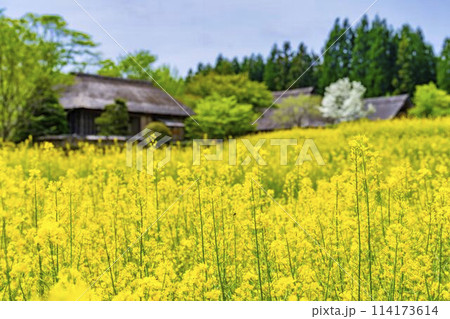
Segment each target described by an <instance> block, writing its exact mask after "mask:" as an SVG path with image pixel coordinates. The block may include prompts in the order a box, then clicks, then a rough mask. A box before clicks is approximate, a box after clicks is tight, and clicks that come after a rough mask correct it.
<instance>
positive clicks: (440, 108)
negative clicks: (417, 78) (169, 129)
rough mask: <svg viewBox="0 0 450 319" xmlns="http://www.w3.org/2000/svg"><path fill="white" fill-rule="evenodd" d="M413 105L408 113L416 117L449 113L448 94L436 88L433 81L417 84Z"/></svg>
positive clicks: (449, 101)
mask: <svg viewBox="0 0 450 319" xmlns="http://www.w3.org/2000/svg"><path fill="white" fill-rule="evenodd" d="M414 105H415V106H414V107H413V108H412V109H411V110H410V111H409V114H411V115H413V116H417V117H438V116H447V115H450V94H447V92H446V91H444V90H441V89H438V88H437V87H436V85H435V84H434V83H429V84H425V85H418V86H417V87H416V92H415V94H414Z"/></svg>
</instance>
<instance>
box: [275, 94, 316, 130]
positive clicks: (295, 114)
mask: <svg viewBox="0 0 450 319" xmlns="http://www.w3.org/2000/svg"><path fill="white" fill-rule="evenodd" d="M321 102H322V98H321V97H320V96H308V95H299V96H295V97H294V96H290V97H287V98H285V99H283V100H282V101H281V103H279V104H278V105H277V106H278V108H277V109H276V110H275V111H274V113H273V118H274V120H275V121H276V122H278V123H279V124H281V125H282V126H283V127H285V128H291V127H294V126H297V127H301V126H302V125H304V124H305V120H307V119H311V118H314V117H318V116H320V111H319V106H320V104H321Z"/></svg>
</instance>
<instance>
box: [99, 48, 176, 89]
mask: <svg viewBox="0 0 450 319" xmlns="http://www.w3.org/2000/svg"><path fill="white" fill-rule="evenodd" d="M156 59H157V58H156V56H155V55H152V54H151V53H150V51H148V50H140V51H137V52H135V53H133V54H130V55H125V56H120V57H119V58H118V59H117V62H114V61H113V60H110V59H106V60H103V61H100V63H99V66H100V68H99V69H98V70H97V74H99V75H103V76H110V77H121V78H126V79H135V80H144V81H149V82H153V83H154V85H155V86H156V87H159V88H162V89H163V90H164V91H166V92H167V93H168V94H170V95H171V96H174V97H180V96H181V95H182V94H183V91H184V84H185V83H184V80H183V79H182V78H181V77H179V76H178V74H177V71H176V70H171V69H170V67H169V66H167V65H163V66H160V67H158V68H155V67H154V66H153V64H154V63H155V61H156Z"/></svg>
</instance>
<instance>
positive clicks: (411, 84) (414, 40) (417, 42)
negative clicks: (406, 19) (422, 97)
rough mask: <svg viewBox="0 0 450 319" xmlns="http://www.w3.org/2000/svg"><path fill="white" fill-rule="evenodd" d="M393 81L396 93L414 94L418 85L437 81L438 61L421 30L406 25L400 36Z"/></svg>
mask: <svg viewBox="0 0 450 319" xmlns="http://www.w3.org/2000/svg"><path fill="white" fill-rule="evenodd" d="M396 70H397V73H396V75H395V76H394V79H393V82H392V83H393V86H394V93H396V94H401V93H409V94H411V95H412V94H413V93H414V88H415V87H416V85H419V84H425V83H428V82H430V81H433V82H434V81H435V80H436V61H435V57H434V53H433V49H432V47H431V45H429V44H426V43H425V41H424V38H423V34H422V31H421V30H420V29H418V30H416V31H414V30H412V29H411V27H410V26H408V25H404V26H403V28H402V29H401V31H400V34H399V40H398V51H397V60H396Z"/></svg>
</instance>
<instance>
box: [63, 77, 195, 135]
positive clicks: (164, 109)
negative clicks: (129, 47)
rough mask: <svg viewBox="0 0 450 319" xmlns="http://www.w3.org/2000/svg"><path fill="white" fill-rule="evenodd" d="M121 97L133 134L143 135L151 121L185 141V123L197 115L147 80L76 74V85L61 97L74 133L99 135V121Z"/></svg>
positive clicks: (68, 88)
mask: <svg viewBox="0 0 450 319" xmlns="http://www.w3.org/2000/svg"><path fill="white" fill-rule="evenodd" d="M118 98H121V99H123V100H125V101H126V103H127V107H128V111H129V115H130V129H131V131H130V133H131V134H136V133H138V132H140V131H141V130H143V129H144V128H145V126H146V125H147V124H148V123H150V122H151V121H160V122H163V123H165V124H166V126H168V127H169V128H170V129H171V130H172V134H173V138H174V139H176V140H181V139H183V135H184V123H183V122H184V120H185V119H186V118H187V117H188V116H189V115H192V114H193V111H192V110H191V109H190V108H189V107H187V106H185V105H183V104H182V103H180V102H178V101H176V100H174V99H173V98H172V97H171V96H169V95H168V94H167V93H165V92H164V91H162V90H161V89H160V88H157V87H156V86H154V85H153V84H152V83H150V82H147V81H142V80H129V79H121V78H112V77H105V76H99V75H92V74H83V73H78V74H75V82H74V83H73V85H71V86H69V87H67V88H66V90H65V91H64V92H63V94H62V96H61V98H60V103H61V104H62V106H63V107H64V109H65V110H67V112H68V120H69V127H70V132H71V133H72V134H77V135H81V136H86V135H96V134H97V133H98V132H97V128H96V125H95V118H96V117H98V116H99V115H100V114H101V112H102V111H103V109H104V108H105V106H106V105H108V104H111V103H113V102H114V100H115V99H118Z"/></svg>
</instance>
